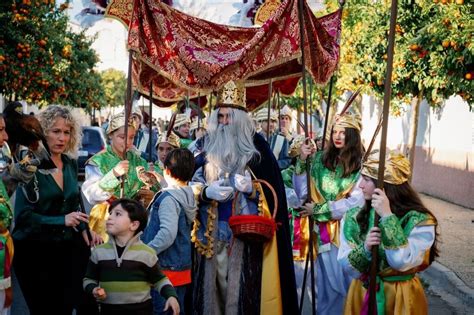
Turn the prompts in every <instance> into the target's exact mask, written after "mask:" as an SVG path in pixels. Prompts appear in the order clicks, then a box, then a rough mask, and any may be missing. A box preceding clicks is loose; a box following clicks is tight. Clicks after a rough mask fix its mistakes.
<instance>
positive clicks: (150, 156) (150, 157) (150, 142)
mask: <svg viewBox="0 0 474 315" xmlns="http://www.w3.org/2000/svg"><path fill="white" fill-rule="evenodd" d="M148 115H149V120H148V123H149V124H150V126H149V127H148V145H149V146H148V161H149V162H153V149H154V148H153V123H152V122H153V81H150V108H149V109H148Z"/></svg>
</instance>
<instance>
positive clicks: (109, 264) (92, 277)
mask: <svg viewBox="0 0 474 315" xmlns="http://www.w3.org/2000/svg"><path fill="white" fill-rule="evenodd" d="M109 209H110V210H109V217H108V219H107V224H106V228H107V233H108V234H109V235H110V238H109V242H108V243H106V244H102V245H100V246H97V247H96V248H95V250H94V251H93V252H92V254H91V257H90V260H89V265H88V267H87V272H86V276H85V278H84V281H83V285H84V290H85V291H86V292H87V293H90V294H92V295H93V296H94V297H95V298H96V299H97V300H98V301H99V302H100V307H101V314H102V315H106V314H114V315H120V314H123V315H125V314H134V315H138V314H140V315H142V314H143V315H145V314H146V315H151V314H152V313H153V304H152V301H151V297H150V287H151V286H153V287H154V288H155V289H156V290H157V291H158V292H160V294H161V295H162V296H163V298H164V299H165V300H166V303H165V304H163V305H164V310H165V311H166V310H168V309H171V310H172V312H173V314H174V315H177V314H179V304H178V301H177V300H176V297H177V295H176V291H175V290H174V288H173V286H172V285H171V282H170V281H169V279H168V278H167V277H166V276H165V275H163V274H162V273H161V271H160V269H159V266H158V259H157V257H156V253H155V251H154V250H153V249H151V248H150V247H148V246H146V245H145V244H143V243H142V241H141V240H140V235H141V234H142V231H143V229H144V228H145V226H146V223H147V220H148V218H147V213H146V210H145V208H143V206H142V205H141V204H140V203H138V202H137V201H134V200H130V199H118V200H115V201H114V202H113V203H112V204H111V205H110V208H109ZM99 284H100V286H99Z"/></svg>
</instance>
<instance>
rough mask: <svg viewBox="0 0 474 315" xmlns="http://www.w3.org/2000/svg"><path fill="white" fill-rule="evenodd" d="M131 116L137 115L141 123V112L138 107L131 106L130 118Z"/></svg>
mask: <svg viewBox="0 0 474 315" xmlns="http://www.w3.org/2000/svg"><path fill="white" fill-rule="evenodd" d="M133 115H137V116H138V117H140V121H141V122H143V114H142V111H141V110H140V108H139V107H138V106H133V107H132V114H131V116H133Z"/></svg>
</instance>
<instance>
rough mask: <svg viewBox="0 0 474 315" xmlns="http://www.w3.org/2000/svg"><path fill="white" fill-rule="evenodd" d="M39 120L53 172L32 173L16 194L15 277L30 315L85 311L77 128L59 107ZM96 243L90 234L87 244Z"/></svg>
mask: <svg viewBox="0 0 474 315" xmlns="http://www.w3.org/2000/svg"><path fill="white" fill-rule="evenodd" d="M39 119H40V122H41V126H42V128H43V130H44V133H45V136H46V141H47V144H48V146H49V148H50V153H51V159H52V161H53V162H54V163H55V165H56V166H57V170H56V171H55V172H53V173H52V174H48V173H44V172H43V171H41V170H38V171H37V172H36V174H35V177H34V178H33V180H32V181H31V182H30V183H29V184H28V185H27V186H26V187H25V189H22V188H20V187H19V188H18V189H17V191H16V199H15V228H14V230H13V240H14V245H15V260H14V268H15V273H16V275H17V277H18V281H19V283H20V287H21V290H22V292H23V295H24V297H25V300H26V303H27V305H28V308H29V309H30V314H32V315H35V314H71V312H72V310H73V308H76V309H77V310H78V313H88V312H89V311H87V310H84V311H82V307H83V306H84V304H83V301H84V300H83V299H82V298H83V290H82V281H81V279H82V278H83V277H84V274H85V267H86V266H87V261H88V259H89V255H90V249H89V246H88V245H91V244H90V243H89V239H88V238H87V233H86V227H87V226H86V223H87V221H88V215H87V214H85V213H83V212H80V208H79V191H78V182H77V162H76V160H75V159H73V156H74V155H75V154H77V147H78V144H79V143H80V142H81V138H80V128H79V125H78V123H77V122H76V120H75V119H74V117H73V115H72V114H71V112H70V111H69V109H67V108H65V107H62V106H55V105H51V106H49V107H48V108H47V109H46V110H45V111H43V112H42V113H41V114H40V118H39ZM99 242H100V239H99V238H97V235H96V234H95V233H92V243H93V244H92V245H94V244H98V243H99ZM80 304H82V305H80ZM89 313H90V312H89Z"/></svg>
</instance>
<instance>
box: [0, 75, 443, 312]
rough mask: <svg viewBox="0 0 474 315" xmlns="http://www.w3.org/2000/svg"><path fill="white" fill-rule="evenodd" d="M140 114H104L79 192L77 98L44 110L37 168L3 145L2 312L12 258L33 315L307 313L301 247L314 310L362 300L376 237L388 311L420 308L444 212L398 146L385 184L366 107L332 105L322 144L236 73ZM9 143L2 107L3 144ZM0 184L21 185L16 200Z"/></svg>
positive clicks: (344, 307)
mask: <svg viewBox="0 0 474 315" xmlns="http://www.w3.org/2000/svg"><path fill="white" fill-rule="evenodd" d="M9 106H10V105H9ZM143 118H144V117H143V114H142V113H141V112H140V111H133V112H132V115H131V118H130V119H128V120H127V119H126V117H125V114H124V113H120V114H118V115H115V116H113V117H111V119H110V121H109V122H108V124H107V126H106V135H107V137H108V140H109V145H107V148H106V149H104V150H103V151H101V152H99V153H97V154H95V155H94V156H93V157H92V158H90V159H89V160H88V161H87V163H86V167H85V173H86V174H85V181H84V183H83V184H82V187H81V190H80V189H79V183H78V179H77V178H78V177H77V164H76V160H75V157H76V155H77V150H78V144H79V142H80V137H81V136H80V128H79V127H78V124H77V121H76V118H75V117H74V116H73V115H72V114H71V112H70V110H69V109H68V108H66V107H63V106H48V107H47V108H46V109H45V110H44V111H42V112H41V113H40V115H39V117H38V120H39V122H40V123H41V126H42V129H43V133H44V140H43V141H45V142H46V143H45V144H44V145H45V146H46V147H47V148H48V150H49V154H50V158H51V160H52V161H53V162H54V164H55V166H56V169H54V170H45V169H41V167H40V166H38V167H28V165H29V160H25V159H23V160H21V161H20V160H18V159H17V158H16V153H15V152H17V151H18V150H17V148H10V149H11V150H12V160H11V161H8V165H7V166H5V167H1V166H2V165H3V164H1V163H0V171H2V179H3V180H0V228H1V231H0V265H1V266H2V268H1V272H0V277H1V279H0V309H1V311H0V314H8V311H9V308H10V306H11V303H12V299H15V297H14V296H13V297H12V288H11V270H12V267H13V270H14V272H15V274H16V276H17V278H18V283H19V285H20V287H21V291H22V292H23V295H24V298H25V301H26V304H27V306H28V308H29V311H30V314H32V315H36V314H68V315H70V314H72V312H73V310H74V309H75V310H76V314H78V315H80V314H175V315H176V314H298V313H299V308H300V305H298V301H299V300H298V297H300V296H301V295H302V294H306V292H308V293H310V292H311V290H310V286H311V282H310V281H307V282H306V286H305V287H304V288H303V287H302V286H303V278H304V272H305V268H304V266H305V261H306V259H307V257H309V256H308V255H307V254H308V251H313V253H314V255H313V257H314V260H315V261H314V262H315V265H316V268H315V270H314V274H315V276H316V284H315V285H316V292H317V295H316V297H312V298H316V300H317V303H316V305H317V313H318V314H331V315H332V314H343V313H344V314H359V313H366V312H367V309H368V299H367V288H368V282H369V277H368V273H369V267H370V263H371V260H372V252H371V249H372V247H373V246H379V247H378V248H379V249H378V260H379V264H378V273H377V277H376V281H377V288H378V289H377V290H378V291H377V308H378V312H379V314H381V313H384V312H385V313H387V314H399V313H404V314H426V313H427V300H426V297H425V295H424V292H423V287H422V285H421V283H420V280H419V278H418V277H417V276H416V273H417V272H419V271H421V270H423V269H425V268H427V267H428V266H429V265H430V263H431V262H432V261H433V260H434V259H435V258H436V256H437V255H438V253H437V246H436V240H437V222H436V218H435V217H434V216H433V214H432V213H431V212H430V211H429V210H428V209H427V208H426V207H425V206H424V205H423V204H422V202H421V201H420V199H419V197H418V195H417V193H416V192H415V191H414V190H413V188H412V187H411V186H410V184H409V181H408V179H409V177H410V165H409V163H408V161H407V159H406V158H405V157H404V156H402V155H401V154H399V153H397V152H394V151H390V152H389V153H388V154H387V156H386V157H385V158H386V161H385V170H384V179H383V180H384V190H381V189H378V188H376V187H377V175H378V167H379V154H378V152H372V154H365V149H364V146H363V143H362V141H361V136H360V132H361V129H362V125H361V119H360V116H359V115H357V114H355V113H352V112H351V111H348V112H347V113H344V114H342V115H337V116H336V118H335V120H334V121H333V122H332V123H331V124H330V125H329V128H328V130H329V131H328V138H327V139H321V138H320V139H318V140H320V141H325V143H324V149H322V145H321V143H319V144H318V145H317V144H316V143H315V142H314V141H313V140H312V139H305V138H304V136H301V135H297V134H296V133H294V132H292V130H291V122H292V120H293V119H295V118H294V117H293V115H292V111H291V110H290V109H289V108H288V107H287V106H285V107H283V108H282V109H281V111H280V115H278V114H277V113H276V112H275V111H273V110H272V111H271V112H270V113H269V112H268V110H267V109H262V110H260V111H258V112H256V113H255V114H254V115H251V113H248V112H247V108H246V100H245V87H244V85H243V83H242V82H232V81H231V82H228V83H227V84H226V85H225V86H224V87H223V88H222V90H220V91H219V92H218V98H217V103H216V106H215V108H214V109H213V111H212V113H211V114H210V115H209V117H207V119H203V118H202V117H199V118H198V117H195V119H191V117H189V116H187V115H186V114H185V113H181V114H178V115H176V119H175V120H174V124H172V125H171V126H169V128H168V130H167V131H166V130H162V132H161V133H160V134H158V133H156V134H154V133H153V132H148V133H147V134H146V133H144V130H145V129H146V128H143V124H144V119H143ZM143 141H144V142H143ZM7 142H8V134H7V133H6V131H5V120H4V118H3V117H1V116H0V147H1V148H2V151H5V152H6V151H7V150H5V148H6V147H8V145H7ZM143 143H144V144H143ZM150 146H152V147H153V150H152V151H153V155H152V156H150V155H149V152H150ZM30 166H31V165H30ZM19 174H22V176H20V175H19ZM25 174H26V175H25ZM4 181H5V183H6V182H7V181H13V182H14V183H16V184H17V188H16V190H15V192H14V198H12V200H11V201H10V194H9V193H8V192H7V189H6V186H5V184H4ZM262 183H265V184H262ZM308 183H310V185H309V187H308ZM81 191H82V194H83V196H84V197H85V198H86V199H87V201H88V202H89V203H90V204H91V205H93V207H92V209H91V210H90V213H89V211H85V209H83V208H82V207H81V195H80V194H81ZM275 196H277V197H276V198H275ZM145 197H146V198H145ZM275 211H276V213H274V212H275ZM272 214H274V215H275V216H274V217H275V222H276V225H275V226H276V229H275V230H272V231H271V233H270V235H269V236H267V237H266V238H265V239H263V238H261V237H259V236H260V234H259V233H261V232H259V229H258V224H259V222H260V220H257V219H255V218H256V217H263V218H268V217H271V215H272ZM375 214H378V216H379V217H380V221H379V224H378V227H374V217H375ZM236 216H242V218H247V222H246V223H245V224H247V227H248V226H250V228H247V229H249V230H245V229H244V228H243V227H242V226H240V227H236V226H235V224H234V223H232V218H234V217H236ZM309 218H311V219H312V220H311V222H314V227H313V229H311V230H310V229H309V226H310V224H309V221H310V220H309ZM239 228H240V229H239ZM246 233H247V234H246ZM311 233H313V235H314V236H315V241H314V243H313V244H310V243H309V238H310V237H309V236H310V234H311Z"/></svg>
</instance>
